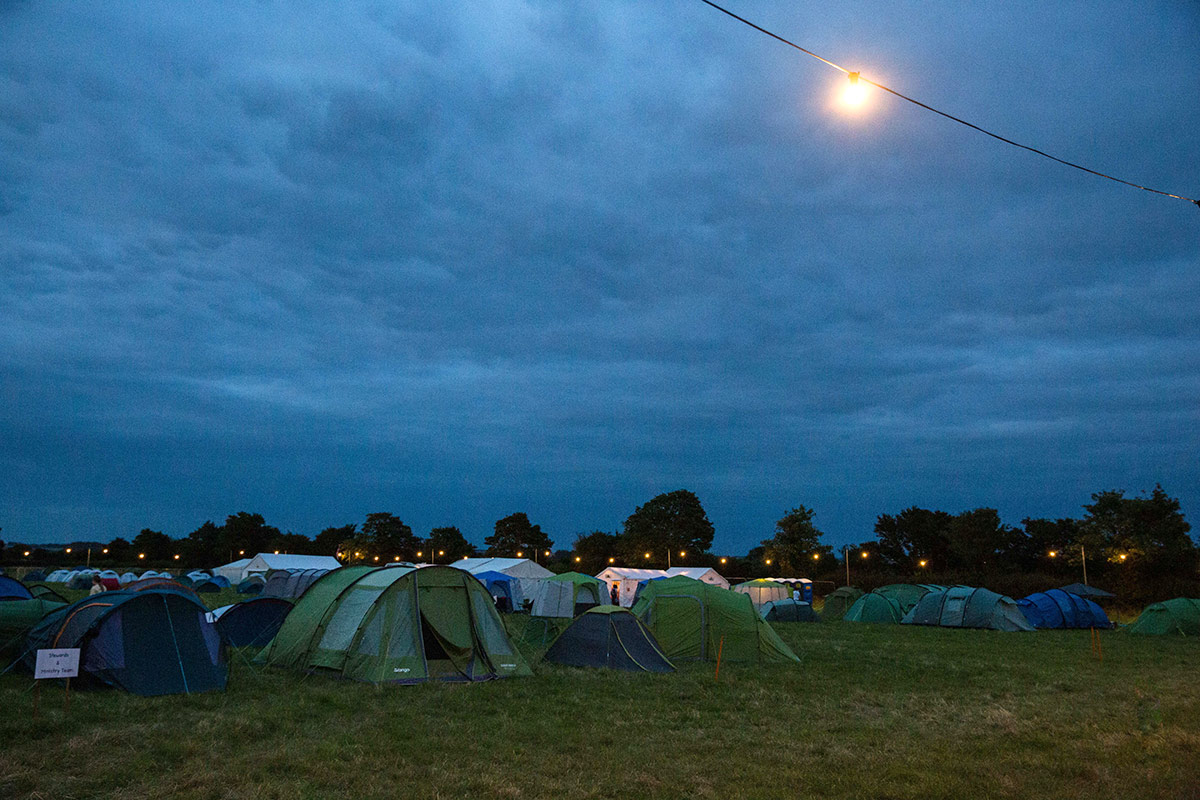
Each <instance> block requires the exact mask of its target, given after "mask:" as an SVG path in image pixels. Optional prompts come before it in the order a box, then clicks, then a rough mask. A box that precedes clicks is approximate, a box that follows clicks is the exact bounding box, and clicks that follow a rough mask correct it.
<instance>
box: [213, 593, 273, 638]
mask: <svg viewBox="0 0 1200 800" xmlns="http://www.w3.org/2000/svg"><path fill="white" fill-rule="evenodd" d="M291 610H292V604H291V602H290V601H288V600H284V599H282V598H279V597H255V598H253V599H251V600H243V601H241V602H240V603H233V604H232V605H228V606H222V607H221V608H218V609H215V610H213V611H212V612H210V613H209V619H210V620H211V621H212V622H213V623H215V624H216V626H217V633H219V634H221V638H222V639H223V640H225V643H226V644H228V645H229V646H230V647H264V646H266V644H267V643H268V642H270V641H271V640H272V639H274V638H275V634H276V633H278V632H279V626H280V625H282V624H283V620H284V618H285V617H287V615H288V612H289V611H291Z"/></svg>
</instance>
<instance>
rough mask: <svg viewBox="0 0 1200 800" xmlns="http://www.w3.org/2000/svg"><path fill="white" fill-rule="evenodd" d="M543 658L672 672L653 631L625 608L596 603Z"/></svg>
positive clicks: (586, 664) (556, 661)
mask: <svg viewBox="0 0 1200 800" xmlns="http://www.w3.org/2000/svg"><path fill="white" fill-rule="evenodd" d="M545 660H546V661H550V662H552V663H555V664H566V665H567V666H569V667H607V668H608V669H623V670H628V671H630V672H638V671H644V672H674V671H675V666H674V665H673V664H672V663H671V662H670V661H669V660H668V659H667V657H666V656H665V655H663V652H662V650H660V649H659V647H658V642H656V641H654V635H653V634H651V633H650V631H648V630H646V626H645V625H643V624H642V623H641V621H640V620H639V619H638V618H637V617H635V616H634V615H633V614H632V613H630V612H629V610H628V609H624V608H621V607H620V606H612V605H608V606H596V607H595V608H591V609H589V610H587V611H585V612H584V613H583V614H581V615H579V617H578V618H576V620H575V621H574V622H572V623H571V626H570V627H569V628H567V629H566V630H565V631H563V632H562V634H561V635H560V636H559V637H558V639H556V640H555V641H554V644H552V645H550V649H549V650H547V651H546V655H545Z"/></svg>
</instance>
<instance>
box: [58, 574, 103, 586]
mask: <svg viewBox="0 0 1200 800" xmlns="http://www.w3.org/2000/svg"><path fill="white" fill-rule="evenodd" d="M96 574H99V573H98V571H97V570H75V571H74V572H72V573H71V574H70V577H68V578H67V580H66V581H65V583H66V584H67V588H68V589H76V590H78V589H87V588H88V587H89V586H91V585H92V576H93V575H96Z"/></svg>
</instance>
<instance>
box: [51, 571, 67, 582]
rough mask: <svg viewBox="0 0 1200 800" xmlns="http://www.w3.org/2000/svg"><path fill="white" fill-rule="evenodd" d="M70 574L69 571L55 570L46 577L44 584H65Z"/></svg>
mask: <svg viewBox="0 0 1200 800" xmlns="http://www.w3.org/2000/svg"><path fill="white" fill-rule="evenodd" d="M70 574H71V572H70V570H65V569H56V570H54V571H53V572H51V573H50V574H49V575H47V576H46V583H66V582H67V578H68V577H69V576H70Z"/></svg>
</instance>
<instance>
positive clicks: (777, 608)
mask: <svg viewBox="0 0 1200 800" xmlns="http://www.w3.org/2000/svg"><path fill="white" fill-rule="evenodd" d="M758 615H759V616H760V617H762V618H763V619H765V620H766V621H767V622H820V621H821V618H820V617H818V616H817V612H815V611H813V607H812V603H801V602H798V601H796V600H793V599H791V598H790V597H789V598H788V599H786V600H772V601H771V602H769V603H766V604H765V605H763V607H762V608H760V609H759V610H758Z"/></svg>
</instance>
